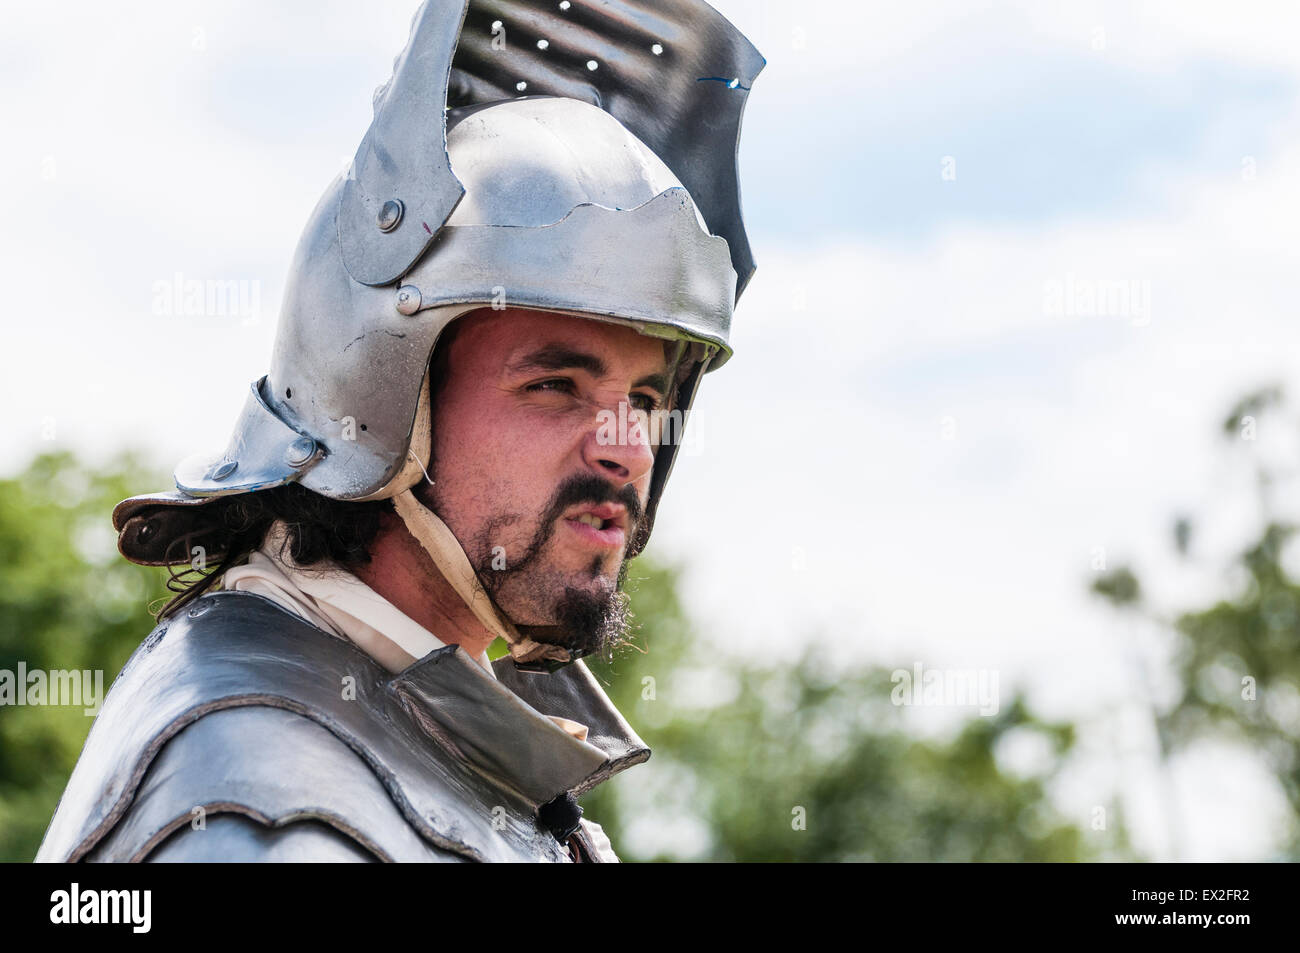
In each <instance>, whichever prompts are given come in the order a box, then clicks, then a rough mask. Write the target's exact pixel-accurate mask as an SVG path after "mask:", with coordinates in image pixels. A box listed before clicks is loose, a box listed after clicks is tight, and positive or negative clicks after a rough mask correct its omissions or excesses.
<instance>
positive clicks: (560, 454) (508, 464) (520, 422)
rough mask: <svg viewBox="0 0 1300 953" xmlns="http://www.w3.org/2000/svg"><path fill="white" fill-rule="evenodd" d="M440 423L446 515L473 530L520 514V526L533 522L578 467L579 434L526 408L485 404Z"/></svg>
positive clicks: (438, 460)
mask: <svg viewBox="0 0 1300 953" xmlns="http://www.w3.org/2000/svg"><path fill="white" fill-rule="evenodd" d="M437 423H441V427H440V429H439V430H437V431H435V436H434V448H435V463H434V470H435V472H434V473H433V478H434V480H435V481H437V484H438V486H437V491H436V496H437V499H438V500H439V503H440V504H441V505H442V506H443V507H444V508H445V509H446V510H447V512H446V513H445V514H444V518H446V519H449V521H451V520H452V519H454V520H455V521H456V522H459V523H460V524H461V525H460V526H455V525H454V524H453V529H466V530H470V531H474V530H475V529H476V528H481V526H482V525H483V524H485V523H486V522H487V521H489V520H493V519H499V518H502V517H505V516H514V517H518V519H519V525H520V527H521V529H522V528H523V526H524V525H527V527H528V528H529V530H530V531H531V528H532V524H533V521H535V520H536V519H537V517H538V516H539V514H540V513H541V511H542V510H543V509H544V508H545V506H546V504H547V503H548V502H549V501H550V499H551V497H552V496H553V495H554V493H555V491H556V489H557V488H558V486H559V485H560V483H561V481H562V480H563V479H564V478H565V477H566V476H568V475H570V473H571V472H573V471H574V469H575V464H574V463H573V462H572V453H573V448H574V447H576V446H578V445H579V444H578V442H577V438H576V437H575V435H574V434H573V433H571V432H570V431H569V429H564V433H563V434H560V433H557V431H558V430H560V429H562V428H559V427H556V426H554V425H549V426H548V421H546V420H539V419H537V418H536V415H529V414H526V413H502V412H499V411H495V412H494V411H493V410H492V409H490V408H480V410H479V412H477V413H475V414H466V415H462V416H460V417H459V418H454V419H451V420H448V421H445V422H442V421H440V422H436V424H435V425H437Z"/></svg>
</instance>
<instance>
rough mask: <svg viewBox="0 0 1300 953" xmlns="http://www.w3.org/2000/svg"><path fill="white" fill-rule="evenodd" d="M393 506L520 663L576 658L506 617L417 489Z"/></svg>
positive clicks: (401, 496)
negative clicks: (525, 632)
mask: <svg viewBox="0 0 1300 953" xmlns="http://www.w3.org/2000/svg"><path fill="white" fill-rule="evenodd" d="M393 507H394V508H395V509H396V511H397V515H398V516H400V517H401V519H402V522H403V523H405V524H406V528H407V530H408V531H409V532H410V534H411V535H412V536H414V537H415V538H416V539H417V540H419V542H420V545H421V546H423V547H424V551H425V552H426V553H428V554H429V558H430V559H432V560H433V564H434V565H435V566H437V567H438V571H439V572H440V573H442V575H443V576H444V577H445V578H446V580H447V581H448V582H449V583H451V586H452V588H453V589H455V590H456V594H457V595H458V596H460V598H461V600H462V601H463V602H464V603H465V605H467V606H469V608H470V611H471V612H473V613H474V617H475V618H476V619H478V620H479V622H481V623H482V624H483V626H484V627H485V628H486V629H487V630H488V631H489V632H492V633H493V634H495V635H497V636H499V637H501V638H502V639H504V640H505V642H506V645H508V646H509V647H510V656H511V658H513V659H514V660H515V662H516V663H518V664H521V665H536V664H537V663H540V662H547V661H549V662H560V663H565V662H571V661H573V657H572V655H571V654H570V652H569V650H568V649H565V648H561V647H560V646H558V645H548V644H546V643H544V642H537V641H534V640H533V639H531V638H529V637H528V636H526V635H521V634H520V632H519V630H518V629H516V628H515V626H514V624H513V623H512V622H511V621H510V620H509V619H505V618H502V616H501V614H500V613H499V612H497V608H496V606H495V605H494V604H493V602H492V598H491V597H490V596H489V595H488V594H487V591H486V590H485V589H484V588H483V584H482V583H481V582H479V578H478V574H477V573H475V572H474V568H473V567H472V566H470V564H469V557H468V556H466V555H465V550H464V549H463V548H462V547H461V545H460V541H459V540H458V539H456V537H455V535H454V534H453V533H452V531H451V529H450V528H449V527H448V526H447V524H446V523H444V522H443V521H442V520H441V519H440V518H439V517H438V514H436V513H434V512H433V511H432V510H431V509H429V508H428V507H427V506H425V505H424V504H423V503H421V502H420V501H419V500H417V499H416V498H415V494H414V493H412V492H411V491H410V490H409V489H407V490H403V491H402V492H401V493H398V494H397V495H396V496H394V497H393Z"/></svg>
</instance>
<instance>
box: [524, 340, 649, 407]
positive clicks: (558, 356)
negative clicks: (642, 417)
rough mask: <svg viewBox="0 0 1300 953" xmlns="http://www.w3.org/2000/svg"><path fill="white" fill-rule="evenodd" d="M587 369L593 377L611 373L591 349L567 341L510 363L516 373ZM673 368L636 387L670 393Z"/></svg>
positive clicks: (551, 345) (642, 380)
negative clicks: (567, 343) (573, 345)
mask: <svg viewBox="0 0 1300 953" xmlns="http://www.w3.org/2000/svg"><path fill="white" fill-rule="evenodd" d="M575 369H576V370H580V371H586V372H587V373H589V374H591V375H592V376H593V377H603V376H604V375H605V374H606V373H608V371H609V368H608V367H606V366H605V362H604V361H602V360H601V359H600V358H599V357H597V356H596V355H595V354H591V353H589V352H587V351H578V350H574V349H573V348H571V347H567V346H565V345H563V344H548V345H546V346H545V347H542V348H538V349H537V350H536V351H532V352H531V353H529V354H525V355H524V356H523V357H522V358H520V359H519V360H518V361H516V362H515V363H513V364H511V365H510V366H509V367H508V370H509V371H510V372H511V373H514V374H523V373H527V372H529V371H567V370H575ZM668 382H669V371H668V370H667V369H665V370H663V371H662V372H660V373H658V374H647V375H646V376H645V377H642V378H640V379H639V380H637V381H636V383H634V384H633V385H632V386H633V387H651V388H653V389H654V390H656V391H658V392H659V393H660V394H661V395H663V394H667V393H668Z"/></svg>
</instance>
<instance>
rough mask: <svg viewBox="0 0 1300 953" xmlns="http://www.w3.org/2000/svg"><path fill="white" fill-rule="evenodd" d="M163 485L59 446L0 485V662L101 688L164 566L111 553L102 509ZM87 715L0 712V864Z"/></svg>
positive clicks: (141, 628)
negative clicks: (95, 674)
mask: <svg viewBox="0 0 1300 953" xmlns="http://www.w3.org/2000/svg"><path fill="white" fill-rule="evenodd" d="M164 482H165V481H164V480H163V479H162V478H161V476H160V475H159V474H158V473H156V472H154V471H152V470H150V469H149V468H147V467H145V466H144V464H142V463H141V462H140V459H139V458H138V457H137V456H136V455H134V454H131V453H125V454H123V455H121V456H119V457H118V458H117V459H116V460H114V461H113V462H112V463H111V464H109V465H108V466H107V467H105V468H103V469H99V470H96V469H91V468H89V467H86V466H84V465H83V464H81V463H79V462H78V461H77V460H76V459H75V458H74V457H73V456H72V454H70V453H68V452H57V453H47V454H42V455H40V456H38V457H36V458H35V459H34V460H33V461H32V462H31V463H30V464H29V465H28V466H27V467H26V468H25V469H24V470H23V471H22V472H21V473H19V474H18V475H16V476H14V477H12V478H9V479H4V480H0V669H4V670H7V671H10V672H15V671H17V669H18V665H19V663H20V662H21V663H23V664H24V665H25V666H26V668H27V670H28V671H29V672H30V671H34V670H38V669H39V670H42V671H49V670H50V669H77V670H91V671H94V670H99V671H102V672H103V687H104V690H105V692H107V690H108V686H109V684H110V683H111V682H112V680H113V678H114V677H115V676H116V675H117V673H118V671H119V670H120V669H121V668H122V665H123V664H124V663H125V662H126V660H127V658H128V657H129V656H130V654H131V652H132V651H133V650H134V649H135V647H136V646H137V645H138V644H139V643H140V642H141V641H143V639H144V637H145V636H146V635H148V634H149V632H150V630H152V629H153V625H154V623H153V618H152V616H151V615H150V614H149V603H150V601H151V600H153V599H155V598H156V597H160V596H162V595H165V594H166V588H165V582H164V580H165V579H166V574H165V572H164V571H163V570H159V569H147V568H144V567H141V566H136V565H133V564H132V563H129V562H127V561H126V560H124V559H122V558H121V557H120V556H119V555H118V552H117V536H116V534H115V533H114V532H113V527H112V524H111V522H110V519H109V514H111V513H112V510H113V506H114V504H116V503H117V502H118V501H119V500H122V499H125V498H126V497H128V496H130V495H131V494H132V493H134V492H138V488H139V487H141V486H159V485H163V483H164ZM92 721H93V718H92V717H90V716H87V715H86V714H84V710H83V708H82V706H49V705H45V706H10V705H6V706H4V707H0V860H6V861H29V860H31V859H32V857H34V856H35V854H36V849H37V847H39V846H40V842H41V838H42V837H43V836H44V835H45V828H46V827H47V826H48V825H49V823H50V818H51V817H52V816H53V814H54V808H55V807H56V806H57V805H58V802H59V795H60V794H62V792H63V788H64V786H65V785H66V784H67V782H68V777H69V775H70V774H71V773H72V767H73V765H74V764H76V761H77V756H78V755H79V754H80V753H81V747H82V745H83V744H84V743H85V740H86V734H87V733H88V732H89V731H90V725H91V722H92Z"/></svg>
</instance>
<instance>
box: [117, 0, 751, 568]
mask: <svg viewBox="0 0 1300 953" xmlns="http://www.w3.org/2000/svg"><path fill="white" fill-rule="evenodd" d="M763 65H764V61H763V59H762V57H761V56H760V55H759V54H758V52H757V50H755V49H754V47H753V46H752V45H751V44H750V43H749V42H748V41H747V40H746V39H745V38H744V37H743V36H742V35H741V34H740V33H739V32H738V31H736V29H735V28H734V27H732V26H731V24H730V23H728V22H727V21H726V20H725V19H724V18H723V17H722V16H721V15H719V14H718V13H717V12H716V11H715V10H713V9H712V8H711V7H710V6H708V4H706V3H703V2H700V0H654V2H649V0H609V2H599V3H597V2H589V0H571V2H560V3H558V4H557V3H555V2H536V0H509V2H500V0H497V2H490V0H470V2H468V3H466V2H465V0H426V2H425V3H424V5H423V6H422V7H421V8H420V9H419V11H418V12H417V13H416V15H415V19H414V21H413V23H412V28H411V36H410V40H409V41H408V43H407V46H406V48H405V49H404V50H403V52H402V53H401V54H400V55H399V56H398V57H397V59H396V60H395V61H394V69H393V77H392V79H391V80H390V81H389V83H388V84H386V85H385V86H383V87H381V88H380V89H379V90H378V91H377V92H376V95H375V117H374V120H373V122H372V124H371V126H370V129H369V131H368V132H367V133H366V136H365V138H364V139H363V140H362V142H361V146H360V148H359V149H358V150H357V153H356V157H355V159H354V160H353V162H352V164H351V166H350V167H349V169H348V170H347V171H346V172H345V173H344V174H342V175H340V176H339V178H338V179H336V180H335V181H334V182H333V183H332V184H331V185H330V187H329V188H328V189H327V191H326V193H325V195H324V197H323V198H322V199H321V200H320V202H319V204H318V205H317V207H316V209H315V211H314V212H313V214H312V216H311V218H310V220H309V222H308V224H307V227H306V229H305V231H304V234H303V236H302V239H301V241H300V243H299V246H298V249H297V254H296V256H295V258H294V261H293V264H292V267H291V273H290V276H289V279H288V281H287V283H286V287H285V295H284V301H283V304H282V310H281V316H280V321H279V324H278V327H277V337H276V342H275V347H274V352H273V355H272V359H271V366H270V370H269V373H268V374H267V375H266V376H265V377H263V378H261V379H260V380H258V381H256V382H254V383H253V384H252V385H251V389H250V393H249V395H248V397H247V400H246V403H245V406H244V409H243V411H242V413H241V415H240V418H239V420H238V422H237V423H236V426H235V429H234V433H233V435H232V437H231V439H230V442H229V445H228V446H227V448H226V449H225V451H224V452H223V453H220V454H206V455H198V456H193V457H189V458H187V459H186V460H184V461H182V462H181V463H180V464H179V465H178V466H177V467H176V470H175V483H176V490H175V491H170V492H166V493H160V494H148V495H144V496H138V497H133V498H131V499H129V500H126V501H123V502H122V503H120V504H119V505H118V506H117V508H116V509H115V511H114V525H115V527H116V528H117V529H118V531H119V533H120V536H119V548H120V550H121V552H122V553H123V555H125V556H126V557H127V558H128V559H131V560H132V561H134V562H138V563H142V564H148V565H170V564H177V563H180V562H188V549H187V548H186V549H180V550H177V548H176V547H174V546H173V543H174V541H176V540H178V539H181V538H184V537H185V535H186V533H187V529H188V527H189V525H190V524H191V523H192V522H193V517H194V516H196V515H197V513H196V512H195V510H194V507H196V506H201V505H202V504H203V503H205V502H208V501H211V500H214V499H217V498H220V497H225V496H229V495H232V494H238V493H252V492H256V491H258V490H262V489H265V488H268V487H274V486H279V485H282V484H286V483H291V482H297V483H300V484H302V485H303V486H304V487H306V488H308V489H310V490H313V491H315V492H316V493H319V494H321V495H323V496H326V497H329V498H331V499H336V500H345V501H365V500H381V499H390V498H393V499H396V498H398V497H400V496H402V495H403V494H404V493H405V492H406V491H409V490H410V489H411V488H412V487H414V486H416V485H417V484H418V482H419V481H420V480H422V479H423V478H424V474H423V472H422V462H423V461H427V460H428V458H429V453H430V444H431V435H430V409H429V399H428V395H429V392H430V380H429V370H430V358H431V355H432V353H433V350H434V347H435V346H436V344H437V341H438V338H439V335H440V334H441V332H442V330H443V329H444V328H446V327H447V326H448V325H449V324H450V323H451V322H452V321H454V320H455V319H456V318H458V317H460V316H462V315H464V314H466V313H468V312H470V311H474V310H478V309H481V308H484V307H497V308H502V307H514V308H528V309H534V310H542V311H556V312H561V313H566V314H573V315H578V316H582V317H586V318H591V319H594V320H600V321H609V322H616V323H619V324H623V325H628V326H631V327H633V328H635V329H636V330H638V331H639V332H641V333H643V334H647V335H653V336H656V337H661V338H664V339H666V340H677V341H681V342H683V343H684V345H685V346H686V347H687V348H688V351H687V358H688V360H687V361H684V362H683V363H684V366H685V367H686V372H685V373H683V374H682V375H681V376H680V377H679V380H680V385H679V391H678V394H677V400H676V402H675V406H676V407H677V408H680V409H681V411H682V412H683V413H686V412H688V411H689V409H690V406H691V403H692V401H693V398H694V394H695V389H696V387H697V386H698V384H699V380H700V378H701V376H702V375H703V374H704V372H705V371H707V370H710V369H714V368H716V367H718V366H720V365H721V364H722V363H723V362H725V360H726V359H727V358H728V357H729V356H730V353H731V351H730V347H729V345H728V337H729V331H730V324H731V317H732V312H733V308H734V306H735V303H736V301H737V300H738V298H739V295H740V292H741V291H742V290H743V289H744V286H745V284H746V282H747V281H748V279H749V277H750V275H751V274H752V272H753V270H754V264H753V260H752V257H751V254H750V250H749V245H748V241H747V239H746V236H745V230H744V224H743V221H742V219H741V211H740V197H739V185H738V181H737V170H736V149H737V144H738V137H739V133H740V123H741V115H742V112H743V108H744V103H745V99H746V95H747V92H748V90H749V88H750V86H751V84H752V82H753V79H754V77H755V76H756V75H757V74H758V72H759V71H760V70H761V69H762V67H763ZM632 250H634V252H633V251H632ZM630 252H631V253H630ZM678 442H679V441H678V440H673V441H670V442H669V443H667V444H664V445H663V446H661V447H660V448H659V450H658V452H657V454H656V459H655V465H654V472H653V476H652V481H651V488H650V497H649V501H648V504H647V507H646V517H645V519H646V524H647V534H648V527H649V525H650V524H652V522H653V518H654V513H655V510H656V508H657V504H658V501H659V498H660V496H661V495H662V492H663V488H664V484H665V482H666V481H667V479H668V475H669V472H670V471H671V469H672V465H673V462H674V458H675V456H676V452H677V447H678ZM644 539H645V536H644V535H643V536H642V538H641V543H642V544H643V543H644ZM629 555H635V553H630V554H629Z"/></svg>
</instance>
